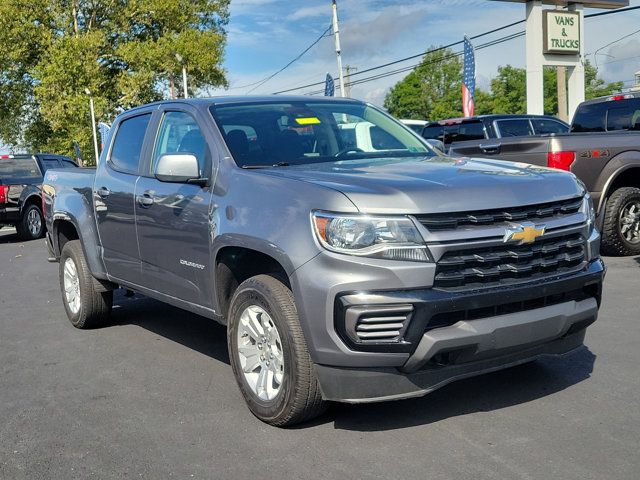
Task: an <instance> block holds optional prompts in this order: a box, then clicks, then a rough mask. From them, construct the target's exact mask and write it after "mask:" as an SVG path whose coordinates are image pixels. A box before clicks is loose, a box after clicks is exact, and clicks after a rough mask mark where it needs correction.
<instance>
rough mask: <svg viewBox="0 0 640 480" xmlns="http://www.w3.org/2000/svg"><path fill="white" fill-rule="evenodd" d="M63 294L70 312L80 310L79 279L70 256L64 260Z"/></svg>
mask: <svg viewBox="0 0 640 480" xmlns="http://www.w3.org/2000/svg"><path fill="white" fill-rule="evenodd" d="M64 295H65V299H66V301H67V305H68V306H69V310H71V313H74V314H75V313H78V311H79V310H80V279H79V278H78V270H77V269H76V264H75V263H74V261H73V260H72V259H71V258H67V259H66V260H65V262H64Z"/></svg>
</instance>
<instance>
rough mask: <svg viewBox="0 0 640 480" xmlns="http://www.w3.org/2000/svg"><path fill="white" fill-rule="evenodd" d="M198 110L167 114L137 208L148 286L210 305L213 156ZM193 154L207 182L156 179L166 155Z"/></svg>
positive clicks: (144, 278)
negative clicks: (210, 211)
mask: <svg viewBox="0 0 640 480" xmlns="http://www.w3.org/2000/svg"><path fill="white" fill-rule="evenodd" d="M197 117H198V112H197V111H196V110H195V109H191V108H188V107H186V106H185V107H182V108H180V109H178V108H174V107H171V109H167V110H164V111H163V112H162V118H161V119H160V123H159V128H158V131H157V134H156V135H155V145H154V146H153V151H152V153H151V156H150V159H151V161H150V162H149V165H148V166H147V167H146V171H145V172H144V173H143V175H142V176H141V177H140V180H139V181H138V184H137V186H136V192H135V197H136V202H135V211H136V219H137V230H138V243H139V245H140V258H141V260H142V286H144V287H147V288H149V289H151V290H155V291H158V292H160V293H163V294H166V295H171V296H172V297H175V298H178V299H180V300H183V301H186V302H189V303H195V304H197V305H201V306H205V307H210V306H211V298H212V295H211V292H212V291H213V283H212V282H213V274H214V272H213V270H212V268H213V266H212V263H211V258H210V230H209V228H210V223H211V222H210V220H209V206H210V203H211V196H212V186H211V185H213V166H214V165H213V163H214V162H213V156H212V152H213V151H215V150H212V149H211V148H210V146H209V144H208V143H207V140H206V133H205V131H204V129H203V125H204V122H199V120H198V119H197ZM170 153H190V154H193V155H195V156H196V158H197V159H198V165H199V168H200V176H201V177H205V178H208V179H209V183H208V185H206V186H200V185H196V184H190V183H167V182H161V181H160V180H157V179H156V178H155V176H154V175H155V169H156V166H157V164H158V160H159V159H160V157H161V156H162V155H164V154H170Z"/></svg>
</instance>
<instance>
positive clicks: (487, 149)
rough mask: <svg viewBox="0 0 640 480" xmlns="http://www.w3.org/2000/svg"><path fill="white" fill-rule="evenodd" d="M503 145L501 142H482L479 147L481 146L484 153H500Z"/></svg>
mask: <svg viewBox="0 0 640 480" xmlns="http://www.w3.org/2000/svg"><path fill="white" fill-rule="evenodd" d="M501 146H502V145H500V144H499V143H491V144H488V143H481V144H480V145H478V147H480V151H481V152H482V153H486V154H489V155H491V154H494V153H500V147H501Z"/></svg>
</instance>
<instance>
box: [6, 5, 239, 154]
mask: <svg viewBox="0 0 640 480" xmlns="http://www.w3.org/2000/svg"><path fill="white" fill-rule="evenodd" d="M228 7H229V0H113V1H110V2H95V1H92V0H31V1H29V2H24V1H22V0H5V1H4V2H0V46H1V47H2V49H3V55H2V56H1V57H0V141H1V142H3V143H5V144H8V145H11V146H13V147H16V148H26V149H33V150H52V151H55V152H57V153H67V154H71V153H72V151H73V148H72V141H73V140H78V141H79V143H80V145H81V148H82V152H83V154H84V156H85V159H86V160H89V163H92V162H93V161H94V159H93V148H92V131H91V121H90V114H89V96H88V94H87V92H89V94H90V95H91V96H92V97H93V99H94V103H95V107H96V116H97V118H98V119H99V120H103V121H107V122H108V121H111V120H112V119H113V117H114V116H115V115H116V114H117V113H118V112H120V111H122V110H123V109H126V108H130V107H132V106H135V105H138V104H141V103H146V102H149V101H153V100H157V99H160V98H163V97H167V96H168V89H169V85H170V84H171V85H173V84H179V82H180V80H181V78H182V76H181V71H182V67H183V65H184V66H185V67H186V68H187V71H188V74H189V89H190V90H191V91H192V92H193V91H195V90H197V89H199V88H202V87H208V86H222V85H226V79H225V72H224V70H223V69H222V67H221V63H222V58H223V55H224V47H225V42H226V32H225V29H224V28H225V25H226V24H227V22H228V17H229V14H228ZM176 54H178V56H176ZM179 58H181V60H179ZM176 87H177V85H176ZM177 90H178V89H177ZM179 91H181V89H179Z"/></svg>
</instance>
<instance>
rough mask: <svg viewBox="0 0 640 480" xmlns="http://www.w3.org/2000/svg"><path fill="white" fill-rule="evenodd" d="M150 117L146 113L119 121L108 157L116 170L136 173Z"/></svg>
mask: <svg viewBox="0 0 640 480" xmlns="http://www.w3.org/2000/svg"><path fill="white" fill-rule="evenodd" d="M150 119H151V114H150V113H147V114H144V115H138V116H137V117H133V118H128V119H126V120H124V121H123V122H121V123H120V126H119V127H118V131H117V132H116V138H115V140H114V141H113V147H112V148H111V157H110V158H109V161H110V163H111V164H112V165H113V167H114V168H115V169H116V170H118V171H120V172H125V173H134V174H135V173H138V164H139V163H140V155H141V154H142V145H143V143H144V135H145V133H146V131H147V125H149V120H150Z"/></svg>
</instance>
